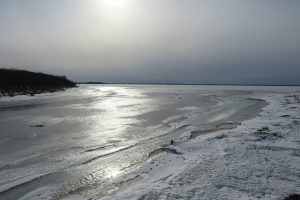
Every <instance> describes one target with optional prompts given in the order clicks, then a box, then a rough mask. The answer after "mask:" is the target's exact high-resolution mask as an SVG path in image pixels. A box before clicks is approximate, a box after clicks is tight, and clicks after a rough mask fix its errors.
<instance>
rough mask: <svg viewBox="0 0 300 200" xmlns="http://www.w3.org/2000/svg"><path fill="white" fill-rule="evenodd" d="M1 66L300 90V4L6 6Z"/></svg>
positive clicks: (295, 0) (0, 13)
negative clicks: (296, 87) (299, 86)
mask: <svg viewBox="0 0 300 200" xmlns="http://www.w3.org/2000/svg"><path fill="white" fill-rule="evenodd" d="M0 67H17V68H23V69H28V70H33V71H40V72H46V73H52V74H64V75H66V76H67V77H69V78H71V79H73V80H76V81H105V82H131V83H132V82H177V83H256V84H300V1H299V0H0Z"/></svg>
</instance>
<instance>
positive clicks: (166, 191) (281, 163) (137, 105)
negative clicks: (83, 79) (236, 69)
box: [0, 85, 300, 200]
mask: <svg viewBox="0 0 300 200" xmlns="http://www.w3.org/2000/svg"><path fill="white" fill-rule="evenodd" d="M297 90H298V88H270V87H266V88H265V87H231V86H230V87H229V86H228V87H224V86H157V85H156V86H139V85H113V86H111V85H101V86H97V85H87V86H81V87H79V88H75V89H72V90H70V91H66V92H61V93H53V94H45V95H40V96H38V95H37V96H35V97H13V98H12V99H7V98H5V99H1V100H0V126H1V130H0V138H1V139H0V144H1V145H0V188H1V192H0V199H23V200H24V199H101V198H103V199H138V198H140V199H180V198H181V199H224V198H225V199H226V198H227V199H243V198H244V199H249V198H251V199H259V198H261V199H268V198H269V199H281V198H282V197H283V196H286V195H287V194H290V193H295V192H297V190H299V176H298V174H299V167H298V166H299V154H300V153H299V138H298V135H297V133H296V132H297V131H296V130H299V126H300V121H299V120H300V117H299V109H300V106H299V103H298V100H297V98H296V97H297V96H294V94H296V95H297V94H298V93H297ZM257 99H263V100H265V101H267V102H268V103H269V105H268V106H267V107H265V108H263V107H264V106H265V105H266V103H265V102H264V101H261V100H260V101H258V100H257ZM262 108H263V112H261V113H260V115H259V116H258V117H256V118H254V119H251V118H253V117H255V116H257V115H258V113H259V112H260V110H261V109H262ZM248 119H251V120H248ZM244 120H248V121H244ZM241 122H242V123H241ZM37 124H38V125H43V126H39V127H35V126H34V125H37ZM266 127H267V128H266Z"/></svg>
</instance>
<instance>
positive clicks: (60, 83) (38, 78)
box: [0, 68, 76, 97]
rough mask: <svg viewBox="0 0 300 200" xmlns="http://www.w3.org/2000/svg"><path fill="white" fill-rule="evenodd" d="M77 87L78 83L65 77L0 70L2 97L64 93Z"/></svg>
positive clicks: (15, 70)
mask: <svg viewBox="0 0 300 200" xmlns="http://www.w3.org/2000/svg"><path fill="white" fill-rule="evenodd" d="M72 87H76V83H75V82H73V81H70V80H68V79H67V78H66V77H65V76H55V75H49V74H44V73H37V72H30V71H26V70H20V69H5V68H0V97H1V96H15V95H32V96H33V95H35V94H41V93H46V92H57V91H63V90H65V89H68V88H72Z"/></svg>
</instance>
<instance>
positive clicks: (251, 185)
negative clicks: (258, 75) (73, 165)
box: [75, 93, 300, 200]
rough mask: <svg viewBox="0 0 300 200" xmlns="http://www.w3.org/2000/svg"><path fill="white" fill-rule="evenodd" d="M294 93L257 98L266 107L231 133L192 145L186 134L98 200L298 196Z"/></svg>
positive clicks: (299, 130) (299, 140) (299, 139)
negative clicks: (262, 100) (261, 100)
mask: <svg viewBox="0 0 300 200" xmlns="http://www.w3.org/2000/svg"><path fill="white" fill-rule="evenodd" d="M294 94H295V93H294ZM294 94H291V95H287V94H282V93H266V94H265V95H263V96H261V95H259V96H257V98H260V99H264V100H266V101H267V102H268V103H269V105H268V106H266V107H265V108H264V109H263V111H262V112H261V113H260V115H259V116H258V117H256V118H254V119H251V120H248V121H244V122H243V123H242V124H241V125H240V126H238V127H237V128H235V129H232V130H222V131H218V132H216V133H211V134H206V135H202V136H200V137H197V138H196V139H192V140H191V139H188V138H189V137H188V135H189V133H187V137H186V139H182V140H180V141H174V142H173V145H172V146H170V147H166V148H164V149H162V151H164V153H163V154H159V155H157V157H155V158H153V159H152V160H151V161H149V162H148V164H146V165H144V166H141V167H140V168H139V169H138V170H135V171H132V172H131V173H130V174H129V175H128V174H127V175H124V176H120V177H119V178H118V179H116V180H115V185H114V186H115V187H112V188H107V191H110V193H111V195H110V196H106V197H104V198H101V199H139V200H149V199H205V200H208V199H252V200H254V199H268V200H269V199H274V200H276V199H278V200H279V199H284V198H285V197H286V196H288V195H290V194H297V193H298V194H299V193H300V101H299V94H295V95H294ZM128 185H130V186H129V187H128ZM116 188H118V189H116ZM75 198H76V197H75ZM98 198H99V196H98V197H97V196H95V197H93V198H92V199H98ZM79 199H81V198H80V197H79Z"/></svg>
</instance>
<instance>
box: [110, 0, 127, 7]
mask: <svg viewBox="0 0 300 200" xmlns="http://www.w3.org/2000/svg"><path fill="white" fill-rule="evenodd" d="M125 2H126V0H105V3H106V4H107V5H108V6H111V7H121V6H123V5H124V4H125Z"/></svg>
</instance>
